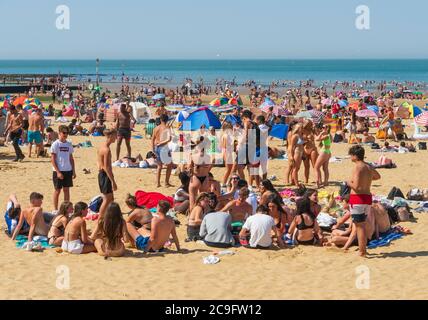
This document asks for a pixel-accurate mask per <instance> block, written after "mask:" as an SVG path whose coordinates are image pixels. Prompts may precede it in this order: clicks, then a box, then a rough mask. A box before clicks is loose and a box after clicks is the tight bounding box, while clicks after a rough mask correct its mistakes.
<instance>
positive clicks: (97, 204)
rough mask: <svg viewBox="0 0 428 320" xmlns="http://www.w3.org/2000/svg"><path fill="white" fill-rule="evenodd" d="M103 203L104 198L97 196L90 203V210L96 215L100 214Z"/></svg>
mask: <svg viewBox="0 0 428 320" xmlns="http://www.w3.org/2000/svg"><path fill="white" fill-rule="evenodd" d="M102 203H103V197H102V196H96V197H94V198H93V199H92V200H91V202H89V205H88V207H89V210H91V211H92V212H94V213H98V212H100V208H101V204H102Z"/></svg>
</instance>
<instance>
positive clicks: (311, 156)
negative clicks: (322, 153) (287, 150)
mask: <svg viewBox="0 0 428 320" xmlns="http://www.w3.org/2000/svg"><path fill="white" fill-rule="evenodd" d="M302 135H303V139H304V140H305V144H304V154H303V165H304V166H305V182H306V183H309V173H310V166H311V164H312V167H313V168H315V164H316V162H317V159H318V149H317V147H316V145H315V134H314V125H313V122H312V121H310V120H306V121H305V122H304V123H303V130H302Z"/></svg>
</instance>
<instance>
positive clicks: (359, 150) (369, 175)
mask: <svg viewBox="0 0 428 320" xmlns="http://www.w3.org/2000/svg"><path fill="white" fill-rule="evenodd" d="M349 155H350V156H351V160H352V162H353V163H354V164H355V167H354V169H353V171H352V177H351V180H349V181H348V182H347V185H348V186H349V187H350V188H351V196H350V198H349V205H350V211H351V217H352V221H353V223H354V224H355V227H356V235H357V239H358V247H359V254H360V256H361V257H366V254H367V248H366V247H367V235H366V219H367V215H368V214H369V211H370V210H371V206H372V204H373V196H372V193H371V190H370V189H371V184H372V181H377V180H380V179H381V176H380V174H379V172H377V171H376V170H375V169H374V168H373V167H372V166H371V165H369V164H368V163H366V162H365V161H364V158H365V150H364V148H363V147H362V146H359V145H357V146H353V147H352V148H351V149H350V150H349ZM353 241H354V239H352V237H350V239H349V241H348V243H347V244H346V245H345V247H344V249H345V250H347V249H348V248H349V246H350V245H351V244H352V242H353Z"/></svg>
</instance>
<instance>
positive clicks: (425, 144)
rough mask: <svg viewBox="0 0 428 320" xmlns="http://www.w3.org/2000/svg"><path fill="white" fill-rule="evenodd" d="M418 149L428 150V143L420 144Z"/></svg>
mask: <svg viewBox="0 0 428 320" xmlns="http://www.w3.org/2000/svg"><path fill="white" fill-rule="evenodd" d="M418 147H419V150H427V143H426V142H419V143H418Z"/></svg>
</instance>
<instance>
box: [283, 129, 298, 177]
mask: <svg viewBox="0 0 428 320" xmlns="http://www.w3.org/2000/svg"><path fill="white" fill-rule="evenodd" d="M295 125H296V123H290V127H289V132H292V131H293V130H294V126H295ZM291 139H292V134H289V135H288V136H287V155H288V167H287V170H286V172H285V184H286V185H290V178H291V173H292V172H293V168H294V157H293V156H292V148H291Z"/></svg>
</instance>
